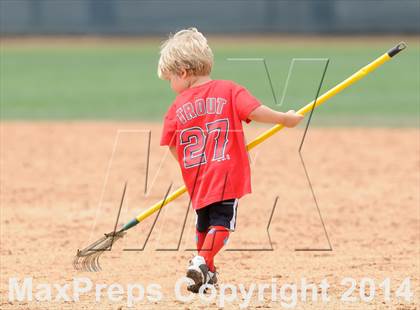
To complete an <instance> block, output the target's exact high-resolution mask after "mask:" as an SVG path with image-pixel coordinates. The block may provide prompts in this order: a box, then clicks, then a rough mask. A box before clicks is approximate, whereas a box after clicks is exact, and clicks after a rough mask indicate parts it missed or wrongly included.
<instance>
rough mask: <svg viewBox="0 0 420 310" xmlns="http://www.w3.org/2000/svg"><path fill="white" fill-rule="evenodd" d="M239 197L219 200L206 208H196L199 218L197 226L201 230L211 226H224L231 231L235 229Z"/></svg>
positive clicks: (203, 230)
mask: <svg viewBox="0 0 420 310" xmlns="http://www.w3.org/2000/svg"><path fill="white" fill-rule="evenodd" d="M238 200H239V199H228V200H223V201H218V202H215V203H212V204H211V205H208V206H206V207H204V208H201V209H198V210H195V212H196V213H197V219H196V223H195V226H196V228H197V230H198V231H199V232H205V231H207V229H208V228H209V227H210V226H223V227H226V228H227V229H229V230H230V231H234V230H235V226H236V209H237V207H238Z"/></svg>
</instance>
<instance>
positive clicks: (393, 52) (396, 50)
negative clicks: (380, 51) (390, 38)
mask: <svg viewBox="0 0 420 310" xmlns="http://www.w3.org/2000/svg"><path fill="white" fill-rule="evenodd" d="M406 47H407V44H405V43H404V42H400V43H398V44H397V45H396V46H394V47H393V48H391V49H390V50H389V51H388V52H387V54H388V56H389V57H394V56H395V55H397V54H398V53H399V52H401V51H402V50H403V49H405V48H406Z"/></svg>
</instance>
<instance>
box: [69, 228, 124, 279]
mask: <svg viewBox="0 0 420 310" xmlns="http://www.w3.org/2000/svg"><path fill="white" fill-rule="evenodd" d="M124 235H125V231H123V230H120V231H117V232H110V233H108V234H105V235H104V236H103V237H102V238H100V239H99V240H97V241H95V242H94V243H92V244H91V245H89V246H87V247H86V248H84V249H82V250H77V254H76V256H75V257H74V260H73V267H74V268H75V269H76V270H80V271H100V270H101V265H100V264H99V258H100V256H101V255H102V254H103V253H104V252H105V251H111V248H112V245H113V244H114V243H115V241H117V240H118V239H121V238H122V237H123V236H124Z"/></svg>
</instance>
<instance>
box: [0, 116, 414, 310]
mask: <svg viewBox="0 0 420 310" xmlns="http://www.w3.org/2000/svg"><path fill="white" fill-rule="evenodd" d="M264 128H265V127H258V126H255V125H251V126H248V128H247V139H248V141H249V140H250V139H252V137H255V136H256V135H257V134H258V133H260V132H261V131H262V130H264ZM118 130H119V133H118ZM149 130H151V134H152V141H151V156H150V169H149V176H148V183H147V184H148V191H149V192H148V195H147V196H146V197H145V195H144V191H145V171H146V163H147V142H148V140H147V139H148V135H149ZM302 133H303V131H302V130H300V129H297V130H287V132H286V130H285V131H284V132H280V133H279V134H277V135H276V136H275V137H273V138H272V139H271V140H269V141H268V142H265V143H264V144H263V145H261V146H260V147H258V148H257V149H256V150H255V151H252V152H251V153H250V156H251V160H252V171H253V191H254V193H253V194H252V195H248V196H247V197H245V198H244V199H243V200H242V201H241V202H240V205H239V211H238V226H237V231H236V232H235V233H234V234H232V236H231V238H230V241H229V245H228V247H227V249H241V250H242V251H224V252H222V253H221V254H220V255H219V256H218V257H217V260H216V266H218V267H219V271H220V274H219V278H220V283H221V284H223V283H230V284H232V285H239V284H240V283H242V284H244V286H245V287H247V288H248V287H249V286H250V285H252V283H256V284H257V285H258V284H264V283H268V284H272V283H273V282H276V283H277V287H279V288H280V286H281V285H283V284H285V283H295V284H298V290H297V292H298V294H300V293H301V292H302V290H301V289H300V288H299V285H300V283H301V278H303V277H304V278H306V280H307V281H308V282H313V283H316V284H319V283H321V281H322V280H323V279H327V281H328V283H329V285H330V287H329V290H328V295H329V299H330V300H329V301H328V303H326V304H324V303H322V302H321V301H320V300H318V301H317V302H315V301H307V302H302V301H301V299H300V295H298V296H299V300H298V301H297V305H296V307H295V309H417V307H416V304H417V303H418V301H419V299H418V298H419V296H420V290H419V287H420V285H419V284H420V283H419V270H420V269H419V268H420V262H419V250H418V249H419V248H420V235H419V228H420V225H419V224H420V222H419V215H420V214H419V210H420V209H419V207H420V206H419V201H420V197H419V185H420V175H419V164H420V162H419V132H418V130H417V129H372V128H371V129H362V128H351V129H336V128H334V129H332V128H330V129H321V128H314V129H311V130H310V132H309V134H308V137H307V141H306V143H305V145H304V148H303V155H304V158H305V163H306V165H307V168H308V171H309V174H310V176H311V179H312V182H313V188H314V191H315V193H316V197H317V200H318V203H319V206H320V210H321V212H322V217H323V220H324V222H325V227H326V230H327V232H328V236H329V238H330V239H331V243H332V247H333V250H332V251H295V249H296V248H311V249H314V248H315V249H320V248H321V249H326V248H328V242H327V240H326V237H325V234H324V230H323V226H322V223H321V222H320V218H319V216H318V213H317V209H316V206H315V204H314V201H313V199H312V196H311V192H310V189H309V187H308V184H307V181H306V178H305V174H304V170H303V168H302V165H301V163H300V160H299V157H298V153H297V149H298V146H299V140H300V138H301V135H302ZM159 134H160V125H158V124H146V123H105V122H104V123H101V122H97V123H88V122H85V123H82V122H68V123H65V122H63V123H58V122H57V123H45V122H39V123H24V122H3V123H2V124H1V179H0V181H1V201H0V202H1V250H0V255H1V303H0V308H1V309H126V308H127V299H126V298H125V297H124V296H125V295H124V296H123V297H122V300H121V301H116V302H113V301H112V300H108V299H107V297H106V293H105V292H106V289H104V291H103V294H102V295H101V296H99V297H100V300H99V301H95V292H94V291H93V292H90V293H87V294H83V295H81V297H80V301H74V300H73V301H63V300H60V301H54V298H55V294H56V291H55V290H54V289H53V292H52V294H53V295H52V299H53V301H52V302H48V301H41V302H37V301H35V293H36V291H37V290H36V286H37V285H39V284H43V283H51V284H52V283H57V284H59V285H60V286H63V285H65V284H69V285H70V286H71V285H72V281H73V278H77V277H89V279H90V280H91V281H92V283H93V285H95V284H98V283H104V284H106V285H108V286H109V285H111V284H112V283H119V284H121V285H123V288H125V287H126V285H127V284H129V283H137V284H142V285H144V286H145V287H146V286H147V285H149V284H152V283H156V284H158V285H160V286H161V288H160V289H159V291H160V292H161V294H162V300H160V301H153V300H152V301H149V300H147V299H143V300H141V301H138V302H137V303H136V307H137V308H138V309H140V308H141V309H207V308H209V306H208V305H205V304H203V303H202V302H201V301H200V299H199V298H196V299H195V300H194V301H192V302H191V303H188V302H185V303H184V302H181V301H180V300H178V299H177V298H176V295H175V293H174V286H175V282H176V281H177V280H178V279H179V278H180V277H181V276H183V274H184V271H185V268H186V266H187V264H188V259H189V258H190V257H191V256H192V254H193V253H194V252H192V251H186V249H191V248H193V247H194V242H193V239H194V236H193V227H194V217H193V216H191V214H190V216H189V217H188V220H187V222H186V225H185V231H184V234H183V236H182V238H181V245H180V249H179V251H156V249H159V248H160V249H162V248H164V249H166V250H168V249H174V248H176V247H177V243H178V240H179V239H180V236H181V230H182V226H183V216H184V215H185V212H186V210H187V209H186V208H187V204H188V199H187V197H183V198H181V199H179V200H177V201H176V202H174V203H172V204H171V205H170V206H168V207H167V208H165V209H163V211H162V213H161V215H160V217H159V219H158V221H157V222H156V226H155V227H154V230H153V231H152V233H151V234H150V238H149V240H148V242H147V245H146V247H145V250H144V251H123V249H124V248H125V249H127V248H130V249H133V248H137V249H138V248H141V247H142V246H143V244H144V243H145V241H146V239H147V236H148V234H149V231H150V228H151V225H152V223H153V218H150V219H149V220H147V221H146V222H144V225H139V226H138V227H136V228H134V229H132V230H131V231H130V232H129V233H128V235H127V236H126V237H125V238H124V239H123V241H121V242H120V243H119V244H117V245H115V247H114V249H113V251H112V252H111V253H106V254H105V255H104V257H103V258H102V260H101V261H102V267H103V271H102V272H99V273H87V272H76V271H75V270H74V269H73V267H72V259H73V256H74V254H75V252H76V249H78V248H82V247H84V246H85V245H87V244H88V243H89V242H91V241H94V239H96V238H99V237H100V236H101V234H102V233H104V232H108V231H111V230H112V229H113V225H114V222H115V218H116V215H117V212H118V204H119V199H120V196H121V192H122V188H123V185H124V182H125V181H127V182H128V191H127V196H126V199H125V203H124V206H123V209H122V212H121V221H120V222H124V221H126V220H128V219H130V218H131V217H132V216H133V215H135V214H136V213H138V212H139V211H141V210H144V209H145V208H146V207H147V206H149V205H150V204H151V203H153V202H156V201H157V200H159V199H161V198H163V196H164V194H165V192H166V191H167V189H168V186H169V185H170V184H171V182H173V187H178V186H179V185H181V184H182V182H181V179H180V174H179V172H178V168H177V164H176V163H175V161H174V160H172V158H170V157H169V156H168V157H165V156H166V155H168V154H166V153H165V151H166V150H164V149H163V148H161V147H159V145H158V144H159V143H158V137H159ZM117 136H118V139H117V140H116V137H117ZM277 196H278V202H277V205H276V208H275V211H274V214H273V218H272V220H271V224H270V228H269V232H270V237H271V240H272V245H273V248H274V250H273V251H267V249H269V248H270V243H269V239H268V236H267V230H266V228H267V224H268V222H269V219H270V213H271V211H272V209H273V204H274V201H275V199H276V197H277ZM250 249H254V251H250ZM256 249H259V250H258V251H255V250H256ZM261 249H264V251H263V250H261ZM12 277H17V278H19V281H23V278H24V277H32V281H33V287H34V300H33V301H28V300H24V301H9V299H8V294H9V278H12ZM345 277H352V278H354V279H355V280H356V281H357V286H356V289H355V290H354V292H353V293H352V296H353V297H355V298H357V299H360V297H359V285H360V283H361V279H362V278H371V279H372V280H373V281H374V283H375V287H376V289H375V290H376V295H375V296H374V298H373V300H372V301H370V302H365V301H360V300H356V301H354V302H343V301H340V297H341V296H342V294H343V293H344V292H345V291H346V290H347V288H348V287H349V286H350V284H349V283H347V284H341V281H342V279H343V278H345ZM406 277H410V279H411V291H412V292H413V293H414V297H413V298H412V301H411V303H407V302H404V300H403V299H401V298H400V299H398V298H397V297H396V290H397V288H398V286H399V285H400V284H401V283H402V281H403V280H404V279H405V278H406ZM386 278H389V279H390V287H391V290H390V299H391V301H390V302H386V301H385V300H384V299H385V296H384V295H385V294H384V290H383V289H382V288H381V287H380V283H381V282H382V281H384V280H385V279H386ZM19 283H20V285H21V283H23V282H19ZM39 289H40V288H39ZM238 290H239V289H238ZM318 291H319V290H318ZM72 292H73V291H72V290H71V287H70V288H69V295H70V297H72ZM238 292H239V291H238ZM183 293H184V294H185V295H186V292H185V291H183ZM320 296H321V295H319V296H318V298H320ZM44 297H45V294H44ZM262 297H263V300H262V301H258V294H257V293H254V294H253V296H252V298H251V301H250V306H249V307H250V308H275V309H278V308H280V307H281V306H282V304H281V301H280V298H278V300H277V301H275V300H273V299H272V294H271V289H270V290H269V289H267V291H264V293H263V294H262ZM241 302H243V300H242V299H239V300H237V301H233V302H226V306H225V308H227V309H237V308H238V305H239V304H240V303H241ZM210 306H211V308H217V306H220V304H217V299H215V300H214V301H211V302H210Z"/></svg>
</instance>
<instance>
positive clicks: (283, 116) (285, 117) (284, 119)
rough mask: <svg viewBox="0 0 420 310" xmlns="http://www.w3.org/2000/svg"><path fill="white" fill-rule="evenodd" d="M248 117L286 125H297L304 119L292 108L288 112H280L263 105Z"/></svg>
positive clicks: (262, 121) (257, 120)
mask: <svg viewBox="0 0 420 310" xmlns="http://www.w3.org/2000/svg"><path fill="white" fill-rule="evenodd" d="M248 118H249V119H250V120H253V121H256V122H261V123H271V124H282V125H284V126H285V127H295V126H296V125H297V124H299V122H300V121H301V120H302V119H303V115H300V114H297V113H296V112H295V111H294V110H290V111H288V112H287V113H283V112H278V111H275V110H272V109H270V108H269V107H266V106H264V105H261V106H259V107H258V108H256V109H255V110H253V111H252V112H251V113H250V114H249V116H248Z"/></svg>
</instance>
